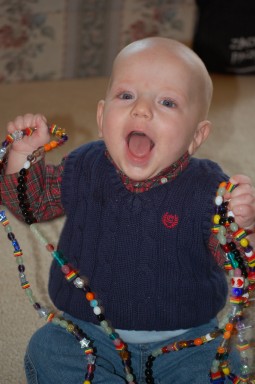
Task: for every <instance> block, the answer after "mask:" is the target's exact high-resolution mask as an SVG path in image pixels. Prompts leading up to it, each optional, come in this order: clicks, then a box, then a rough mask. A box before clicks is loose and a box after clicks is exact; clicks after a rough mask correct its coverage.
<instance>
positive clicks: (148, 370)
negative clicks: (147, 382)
mask: <svg viewBox="0 0 255 384" xmlns="http://www.w3.org/2000/svg"><path fill="white" fill-rule="evenodd" d="M152 374H153V371H152V369H151V368H146V369H145V375H146V376H152Z"/></svg>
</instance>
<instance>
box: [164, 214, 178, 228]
mask: <svg viewBox="0 0 255 384" xmlns="http://www.w3.org/2000/svg"><path fill="white" fill-rule="evenodd" d="M178 222H179V217H178V216H177V215H172V214H171V213H168V212H166V213H165V214H164V215H163V216H162V223H163V224H164V226H165V227H166V228H169V229H171V228H174V227H175V226H176V225H177V224H178Z"/></svg>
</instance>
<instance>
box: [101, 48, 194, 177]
mask: <svg viewBox="0 0 255 384" xmlns="http://www.w3.org/2000/svg"><path fill="white" fill-rule="evenodd" d="M195 78H196V76H194V73H192V70H191V68H190V67H189V66H188V65H187V64H186V63H185V62H183V61H182V60H181V59H180V58H179V57H178V56H176V55H171V54H170V53H169V52H167V53H166V52H164V53H162V55H161V56H160V57H159V56H158V55H157V53H156V52H153V51H149V52H146V51H143V52H135V53H131V54H130V53H128V54H127V55H123V56H121V57H120V58H119V59H118V60H117V62H116V63H115V66H114V70H113V75H112V80H111V84H110V87H109V90H108V93H107V96H106V99H105V101H101V102H100V103H99V106H98V126H99V134H100V137H103V138H104V140H105V143H106V146H107V148H108V150H109V152H110V154H111V156H112V158H113V160H114V162H115V163H116V165H117V166H118V167H119V168H120V169H121V170H122V171H123V172H124V173H125V174H126V175H127V176H129V177H130V178H131V179H133V180H137V181H141V180H146V179H148V178H151V177H153V176H155V175H156V174H157V173H159V172H160V171H161V170H162V169H164V168H166V167H168V166H169V165H170V164H172V163H173V162H175V161H176V160H178V159H179V158H180V157H181V156H182V155H183V154H184V153H185V152H186V151H187V150H189V152H190V153H193V152H194V135H195V134H196V133H195V132H196V129H197V126H198V125H199V122H200V117H201V107H200V106H201V102H200V100H199V96H200V95H199V94H198V93H199V92H198V91H199V87H197V86H196V80H195Z"/></svg>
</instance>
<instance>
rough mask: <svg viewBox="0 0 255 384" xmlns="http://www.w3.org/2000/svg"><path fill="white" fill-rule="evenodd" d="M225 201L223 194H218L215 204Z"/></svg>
mask: <svg viewBox="0 0 255 384" xmlns="http://www.w3.org/2000/svg"><path fill="white" fill-rule="evenodd" d="M222 203H223V197H222V196H216V198H215V204H216V205H221V204H222Z"/></svg>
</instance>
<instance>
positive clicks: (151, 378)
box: [145, 377, 154, 384]
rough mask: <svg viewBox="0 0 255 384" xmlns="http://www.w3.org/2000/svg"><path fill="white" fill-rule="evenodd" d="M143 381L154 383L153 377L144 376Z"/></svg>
mask: <svg viewBox="0 0 255 384" xmlns="http://www.w3.org/2000/svg"><path fill="white" fill-rule="evenodd" d="M145 381H146V383H147V384H154V379H153V377H146V378H145Z"/></svg>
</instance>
